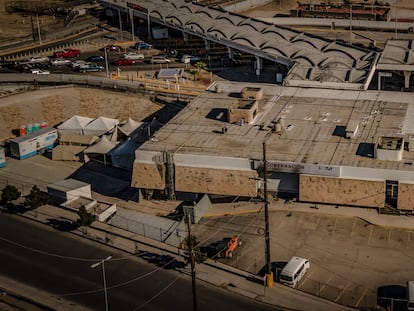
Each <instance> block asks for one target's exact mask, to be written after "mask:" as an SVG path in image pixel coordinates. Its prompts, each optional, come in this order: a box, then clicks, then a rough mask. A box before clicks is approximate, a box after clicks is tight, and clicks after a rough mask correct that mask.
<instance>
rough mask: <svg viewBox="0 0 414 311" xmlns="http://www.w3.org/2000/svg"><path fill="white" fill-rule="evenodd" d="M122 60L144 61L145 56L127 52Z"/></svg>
mask: <svg viewBox="0 0 414 311" xmlns="http://www.w3.org/2000/svg"><path fill="white" fill-rule="evenodd" d="M124 58H126V59H134V60H138V59H144V58H145V55H144V54H139V53H135V52H129V53H126V54H124Z"/></svg>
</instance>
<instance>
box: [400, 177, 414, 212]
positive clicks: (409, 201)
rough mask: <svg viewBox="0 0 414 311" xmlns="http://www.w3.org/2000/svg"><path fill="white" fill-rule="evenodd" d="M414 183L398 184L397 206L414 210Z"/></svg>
mask: <svg viewBox="0 0 414 311" xmlns="http://www.w3.org/2000/svg"><path fill="white" fill-rule="evenodd" d="M413 194H414V184H404V183H399V184H398V202H397V206H398V208H399V209H402V210H414V195H413Z"/></svg>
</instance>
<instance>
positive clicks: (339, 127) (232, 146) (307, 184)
mask: <svg viewBox="0 0 414 311" xmlns="http://www.w3.org/2000/svg"><path fill="white" fill-rule="evenodd" d="M217 83H218V84H219V85H218V86H217V85H212V86H211V87H210V89H209V90H207V91H206V92H205V93H203V94H202V95H200V96H199V97H198V98H196V99H195V100H194V101H193V102H192V103H191V104H189V105H188V106H187V107H186V108H184V109H183V110H182V111H181V112H180V113H179V114H177V115H176V116H175V117H174V118H173V119H171V120H170V122H168V123H167V124H166V125H165V126H163V127H162V128H161V129H160V130H158V131H157V132H156V133H155V134H154V135H153V136H152V137H151V140H149V141H148V142H146V143H145V144H143V145H142V146H140V148H139V149H137V150H136V159H135V162H134V169H133V177H132V186H134V187H137V188H140V189H143V190H145V191H144V192H147V191H149V192H151V193H152V192H153V191H154V190H158V191H161V192H165V193H167V194H168V195H169V196H171V195H172V194H180V193H188V192H189V193H208V194H221V195H231V196H246V197H255V196H258V195H260V193H261V190H262V188H263V161H262V159H263V149H264V148H263V143H265V150H266V159H267V162H266V163H267V165H266V168H267V171H268V172H269V176H268V190H270V191H271V192H288V193H291V194H294V195H296V196H297V198H298V199H299V200H300V201H305V202H315V203H328V204H338V205H349V206H364V207H375V208H382V207H387V206H390V207H394V208H399V209H402V210H414V195H413V194H414V165H413V163H414V153H413V152H412V151H411V150H412V147H413V144H414V94H412V93H408V92H397V93H396V92H384V91H363V90H361V91H352V90H326V89H304V88H295V87H282V86H280V87H279V86H275V85H264V84H249V85H248V86H249V87H251V88H258V89H260V93H262V96H261V98H260V99H258V100H257V101H256V103H257V107H258V108H257V113H256V114H255V116H254V119H253V121H252V122H229V121H231V120H228V118H229V117H228V113H227V112H228V111H229V109H230V108H231V107H232V105H234V102H235V101H237V100H241V99H242V98H243V94H242V93H243V90H246V89H245V87H246V84H241V83H232V82H224V81H220V82H217Z"/></svg>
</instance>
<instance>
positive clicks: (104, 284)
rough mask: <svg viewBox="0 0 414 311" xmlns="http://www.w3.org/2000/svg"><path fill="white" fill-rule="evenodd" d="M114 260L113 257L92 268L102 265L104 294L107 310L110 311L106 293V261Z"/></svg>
mask: <svg viewBox="0 0 414 311" xmlns="http://www.w3.org/2000/svg"><path fill="white" fill-rule="evenodd" d="M110 259H112V255H110V256H108V257H106V258H105V259H102V260H101V261H99V262H97V263H94V264H93V265H91V268H92V269H94V268H96V267H98V266H100V265H102V278H103V287H104V294H105V310H106V311H108V294H107V292H106V276H105V261H108V260H110Z"/></svg>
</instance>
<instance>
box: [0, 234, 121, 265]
mask: <svg viewBox="0 0 414 311" xmlns="http://www.w3.org/2000/svg"><path fill="white" fill-rule="evenodd" d="M0 240H2V241H3V242H6V243H9V244H12V245H15V246H19V247H22V248H24V249H26V250H29V251H32V252H35V253H39V254H43V255H47V256H51V257H55V258H60V259H66V260H75V261H86V262H92V261H97V260H101V259H97V258H78V257H69V256H63V255H59V254H54V253H50V252H46V251H42V250H39V249H36V248H33V247H30V246H26V245H23V244H20V243H17V242H13V241H11V240H9V239H6V238H3V237H0ZM124 259H127V257H120V258H114V259H111V261H117V260H124Z"/></svg>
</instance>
